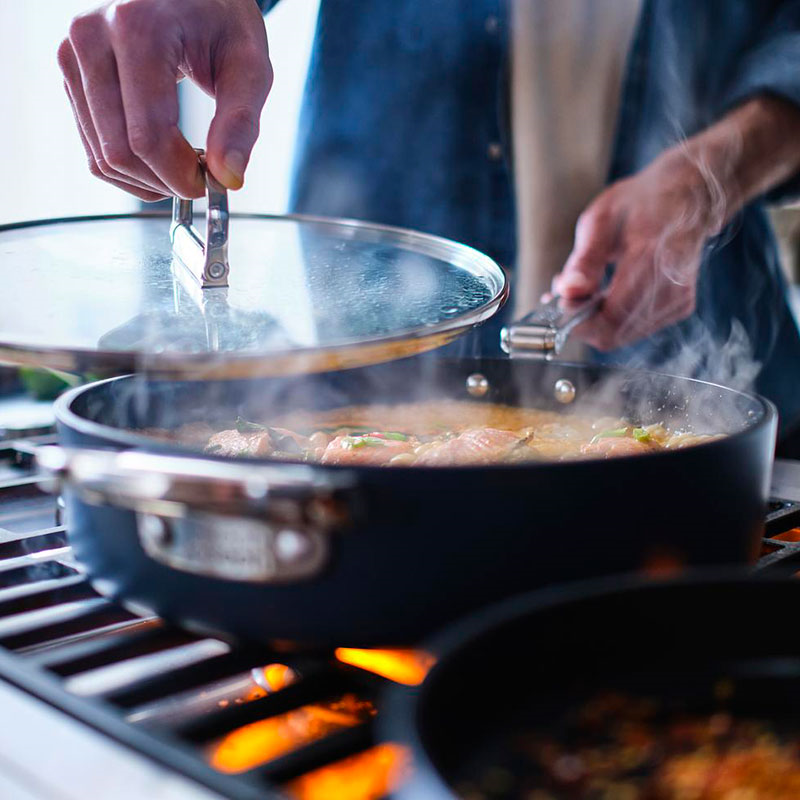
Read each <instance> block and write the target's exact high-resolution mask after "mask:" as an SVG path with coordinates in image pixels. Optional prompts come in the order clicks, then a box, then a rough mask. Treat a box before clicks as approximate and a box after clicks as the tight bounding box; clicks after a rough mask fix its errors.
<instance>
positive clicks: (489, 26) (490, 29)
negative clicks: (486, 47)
mask: <svg viewBox="0 0 800 800" xmlns="http://www.w3.org/2000/svg"><path fill="white" fill-rule="evenodd" d="M483 27H484V28H485V29H486V33H497V29H498V28H499V27H500V20H499V19H497V17H496V16H495V15H494V14H490V15H489V16H488V17H486V19H485V20H484V22H483Z"/></svg>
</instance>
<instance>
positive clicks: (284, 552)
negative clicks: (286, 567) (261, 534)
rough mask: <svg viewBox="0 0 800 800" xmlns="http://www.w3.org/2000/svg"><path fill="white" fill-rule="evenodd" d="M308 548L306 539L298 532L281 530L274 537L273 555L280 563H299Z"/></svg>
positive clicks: (308, 544) (309, 546)
mask: <svg viewBox="0 0 800 800" xmlns="http://www.w3.org/2000/svg"><path fill="white" fill-rule="evenodd" d="M310 548H311V543H310V542H309V541H308V538H307V537H305V536H304V535H303V534H302V533H300V532H298V531H293V530H282V531H278V533H277V535H276V536H275V555H276V556H277V557H278V558H279V559H280V560H281V561H288V562H292V561H299V560H300V559H301V558H303V557H304V556H306V555H308V552H309V550H310Z"/></svg>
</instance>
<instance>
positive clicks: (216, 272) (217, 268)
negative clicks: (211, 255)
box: [208, 261, 225, 280]
mask: <svg viewBox="0 0 800 800" xmlns="http://www.w3.org/2000/svg"><path fill="white" fill-rule="evenodd" d="M224 274H225V265H224V264H220V263H219V261H214V262H213V263H212V264H209V265H208V276H209V278H213V279H214V280H217V279H218V278H221V277H222V276H223V275H224Z"/></svg>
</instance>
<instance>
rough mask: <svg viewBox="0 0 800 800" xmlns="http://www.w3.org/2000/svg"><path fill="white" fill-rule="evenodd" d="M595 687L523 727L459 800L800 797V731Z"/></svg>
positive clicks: (726, 688) (463, 787)
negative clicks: (550, 720)
mask: <svg viewBox="0 0 800 800" xmlns="http://www.w3.org/2000/svg"><path fill="white" fill-rule="evenodd" d="M715 689H716V692H717V693H718V695H719V696H720V702H718V703H717V704H716V705H717V708H716V709H711V710H708V711H705V712H700V711H698V710H692V709H687V708H685V707H684V706H683V704H680V703H676V702H674V701H672V702H668V701H667V700H665V699H664V698H658V699H656V698H653V697H648V696H638V695H634V694H630V693H623V692H618V691H601V692H597V693H596V694H595V695H594V696H592V697H590V698H589V699H588V700H587V701H586V702H585V703H583V704H580V705H579V706H578V707H575V708H573V709H571V710H569V711H568V712H566V713H565V714H564V715H563V716H562V718H561V719H560V720H559V721H557V722H556V723H555V725H548V726H547V727H546V728H543V727H541V726H536V725H534V724H531V725H528V726H526V725H524V724H520V725H518V726H517V727H516V729H515V730H514V731H513V732H509V733H508V735H506V736H505V737H504V739H503V741H502V743H499V746H498V744H497V743H496V744H495V745H494V746H493V747H492V749H491V751H490V752H486V753H484V754H483V756H478V757H477V759H476V760H475V761H474V762H472V763H471V764H470V765H469V766H468V768H467V775H466V776H465V777H464V778H463V779H462V780H461V781H460V782H459V783H458V784H457V786H456V789H457V792H458V795H459V796H460V797H462V798H465V800H496V799H499V798H516V797H526V798H535V800H560V798H572V799H573V800H605V799H606V798H615V800H616V799H617V798H618V799H619V800H738V799H739V798H742V799H744V798H748V799H749V798H753V799H754V800H755V798H770V800H789V798H792V799H793V798H796V797H800V728H798V726H797V725H796V724H795V725H790V724H787V723H786V722H785V721H783V722H781V721H776V720H766V719H758V718H753V717H745V716H741V715H737V714H732V713H730V712H729V711H728V710H727V709H726V707H725V703H724V697H725V696H726V695H727V694H729V693H730V691H732V683H731V682H730V681H728V680H724V679H723V680H720V681H719V682H718V684H717V686H716V687H715Z"/></svg>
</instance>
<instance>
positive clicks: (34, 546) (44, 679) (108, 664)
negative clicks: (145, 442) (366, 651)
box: [0, 439, 389, 798]
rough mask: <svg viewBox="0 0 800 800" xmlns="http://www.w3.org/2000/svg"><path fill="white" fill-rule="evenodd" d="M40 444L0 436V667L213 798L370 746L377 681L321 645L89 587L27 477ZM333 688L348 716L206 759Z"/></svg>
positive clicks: (50, 503) (264, 785) (49, 508)
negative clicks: (293, 645)
mask: <svg viewBox="0 0 800 800" xmlns="http://www.w3.org/2000/svg"><path fill="white" fill-rule="evenodd" d="M45 442H46V439H40V440H38V441H25V442H10V443H5V444H3V443H0V678H2V679H4V680H7V681H9V682H11V683H12V684H15V685H17V686H19V687H20V688H22V689H24V690H26V691H28V692H30V693H32V694H34V695H35V696H37V697H39V698H41V699H43V700H45V701H46V702H48V703H49V704H51V705H53V706H56V707H57V708H60V709H62V710H63V711H66V712H67V713H68V714H70V715H72V716H74V717H76V718H78V719H80V720H82V721H83V722H85V723H87V724H89V725H90V726H92V727H94V728H97V729H99V730H101V731H102V732H104V733H106V734H107V735H109V736H111V737H113V738H114V739H116V740H118V741H120V742H122V743H123V744H126V745H128V746H130V747H133V748H134V749H135V750H138V751H140V752H142V753H144V754H145V755H147V756H149V757H151V758H153V759H155V760H156V761H158V762H160V763H162V764H164V765H165V766H167V767H169V768H171V769H174V770H177V771H179V772H182V773H183V774H185V775H186V776H187V777H189V778H191V779H193V780H195V781H197V782H199V783H201V784H203V785H205V786H207V787H208V788H209V789H211V790H213V791H216V792H218V793H219V794H221V795H222V796H224V797H230V798H264V797H268V796H278V795H280V794H281V789H282V788H285V787H287V786H290V785H291V782H292V780H293V779H295V778H297V777H298V776H301V775H305V774H307V773H309V772H310V771H312V770H316V769H318V768H321V767H324V766H327V765H331V764H336V763H338V762H340V761H342V760H343V759H347V758H348V757H350V756H353V755H356V754H359V753H364V752H366V751H367V750H369V749H370V748H372V747H373V746H375V745H376V744H377V741H376V735H375V730H374V719H375V714H376V713H377V711H376V701H377V697H378V696H379V694H380V692H381V691H382V689H383V688H384V686H385V685H386V684H387V683H388V682H389V681H388V679H387V678H383V677H381V676H380V675H378V674H375V673H374V672H371V671H367V670H363V669H359V668H357V667H354V666H350V665H348V664H345V663H342V662H341V661H339V660H338V659H336V658H335V657H334V654H333V653H320V654H314V655H313V656H309V655H291V654H287V653H284V652H277V651H275V650H270V649H269V648H264V647H257V648H250V647H242V646H235V647H234V646H230V645H227V644H225V643H223V642H220V641H217V640H214V639H209V638H204V637H202V636H200V635H193V634H191V633H187V632H185V631H182V630H179V629H177V628H174V627H171V626H169V625H167V624H166V623H164V622H163V621H162V620H160V619H158V618H155V617H148V616H140V615H137V614H135V613H132V612H131V611H128V610H126V609H124V608H122V607H120V606H119V605H117V604H115V603H113V602H110V601H108V600H106V599H104V598H103V597H101V596H100V595H98V594H97V592H95V590H94V589H93V588H92V587H91V586H90V584H89V582H88V580H87V579H86V578H85V577H84V576H83V575H82V574H81V572H80V569H79V567H78V566H77V565H76V564H74V563H73V562H72V560H71V556H70V550H69V546H68V544H67V537H66V530H65V528H64V526H63V525H60V524H58V522H59V520H60V515H59V513H58V508H57V503H56V501H55V500H54V498H53V497H51V496H49V495H46V494H43V493H42V492H41V491H40V490H39V489H38V487H37V477H36V474H35V470H34V468H33V463H32V458H31V455H30V453H31V450H32V448H31V445H32V444H38V443H45ZM266 665H281V667H288V668H289V669H290V670H291V671H292V673H293V674H294V681H293V682H291V683H289V684H288V685H286V686H285V687H282V688H279V689H278V690H276V691H270V690H269V685H268V684H265V683H264V682H263V681H261V682H259V681H258V680H257V677H258V676H259V675H261V676H263V675H264V670H263V668H264V667H265V666H266ZM254 676H255V677H254ZM265 689H266V690H265ZM340 698H345V701H346V702H345V705H346V707H347V708H346V711H345V712H344V716H348V715H350V716H352V715H353V714H355V716H357V717H358V718H359V720H360V721H358V722H357V723H356V724H350V725H347V726H344V727H341V728H339V729H335V730H333V731H332V732H330V733H327V734H326V735H324V736H321V737H319V738H316V739H314V740H311V741H309V742H308V743H307V744H304V745H302V746H299V747H297V749H293V750H290V751H288V752H285V753H283V754H281V755H278V756H277V757H275V758H272V759H270V760H268V761H266V763H262V764H258V765H257V766H253V767H252V768H249V769H245V770H244V771H242V772H240V773H238V774H226V773H225V772H224V771H220V770H218V769H215V768H213V767H212V766H211V765H210V763H209V759H210V756H209V752H210V748H209V745H210V743H213V742H215V741H219V740H220V739H222V738H223V737H225V736H226V735H227V734H230V733H231V732H232V731H234V730H237V729H240V728H241V727H242V726H246V725H249V724H251V723H256V722H259V721H261V720H266V719H269V718H274V717H276V716H277V715H281V714H285V713H287V712H291V711H293V710H295V709H302V708H304V707H306V706H309V705H316V706H323V707H326V708H327V707H328V706H329V705H330V704H331V703H333V708H334V709H336V708H338V707H339V706H338V705H337V702H338V700H339V699H340ZM353 709H356V711H355V712H354V711H353Z"/></svg>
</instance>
